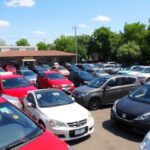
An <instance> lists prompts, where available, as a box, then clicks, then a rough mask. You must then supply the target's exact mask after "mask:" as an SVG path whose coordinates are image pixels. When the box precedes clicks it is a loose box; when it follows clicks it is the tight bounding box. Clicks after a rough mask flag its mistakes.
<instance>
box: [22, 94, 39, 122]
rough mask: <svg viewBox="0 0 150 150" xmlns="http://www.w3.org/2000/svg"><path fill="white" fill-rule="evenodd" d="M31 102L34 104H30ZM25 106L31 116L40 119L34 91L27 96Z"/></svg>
mask: <svg viewBox="0 0 150 150" xmlns="http://www.w3.org/2000/svg"><path fill="white" fill-rule="evenodd" d="M29 103H31V104H32V106H29ZM24 107H25V110H26V111H27V112H28V114H29V116H31V117H32V118H33V119H34V120H36V121H37V120H39V118H40V117H39V112H38V109H37V104H36V101H35V98H34V95H33V94H32V93H30V94H28V96H27V97H26V98H25V100H24Z"/></svg>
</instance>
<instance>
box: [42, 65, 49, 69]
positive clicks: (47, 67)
mask: <svg viewBox="0 0 150 150" xmlns="http://www.w3.org/2000/svg"><path fill="white" fill-rule="evenodd" d="M42 67H43V68H44V69H47V70H50V69H51V67H50V66H48V65H43V66H42Z"/></svg>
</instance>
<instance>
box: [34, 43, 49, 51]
mask: <svg viewBox="0 0 150 150" xmlns="http://www.w3.org/2000/svg"><path fill="white" fill-rule="evenodd" d="M36 45H37V47H38V50H48V45H47V44H46V43H44V42H39V43H37V44H36Z"/></svg>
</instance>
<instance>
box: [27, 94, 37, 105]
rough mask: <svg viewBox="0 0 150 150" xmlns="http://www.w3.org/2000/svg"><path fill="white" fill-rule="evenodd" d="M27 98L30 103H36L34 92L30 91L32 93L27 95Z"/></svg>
mask: <svg viewBox="0 0 150 150" xmlns="http://www.w3.org/2000/svg"><path fill="white" fill-rule="evenodd" d="M27 100H28V101H29V102H30V103H32V104H34V105H35V99H34V96H33V94H31V93H30V94H29V95H28V97H27Z"/></svg>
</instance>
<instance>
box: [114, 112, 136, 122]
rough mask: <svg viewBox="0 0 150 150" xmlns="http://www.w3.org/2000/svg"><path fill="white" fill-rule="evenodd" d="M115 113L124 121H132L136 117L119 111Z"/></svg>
mask: <svg viewBox="0 0 150 150" xmlns="http://www.w3.org/2000/svg"><path fill="white" fill-rule="evenodd" d="M116 113H117V115H118V116H119V117H120V118H122V119H125V120H129V121H132V120H134V119H135V118H136V117H137V115H133V114H129V113H126V112H122V111H120V110H117V111H116Z"/></svg>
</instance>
